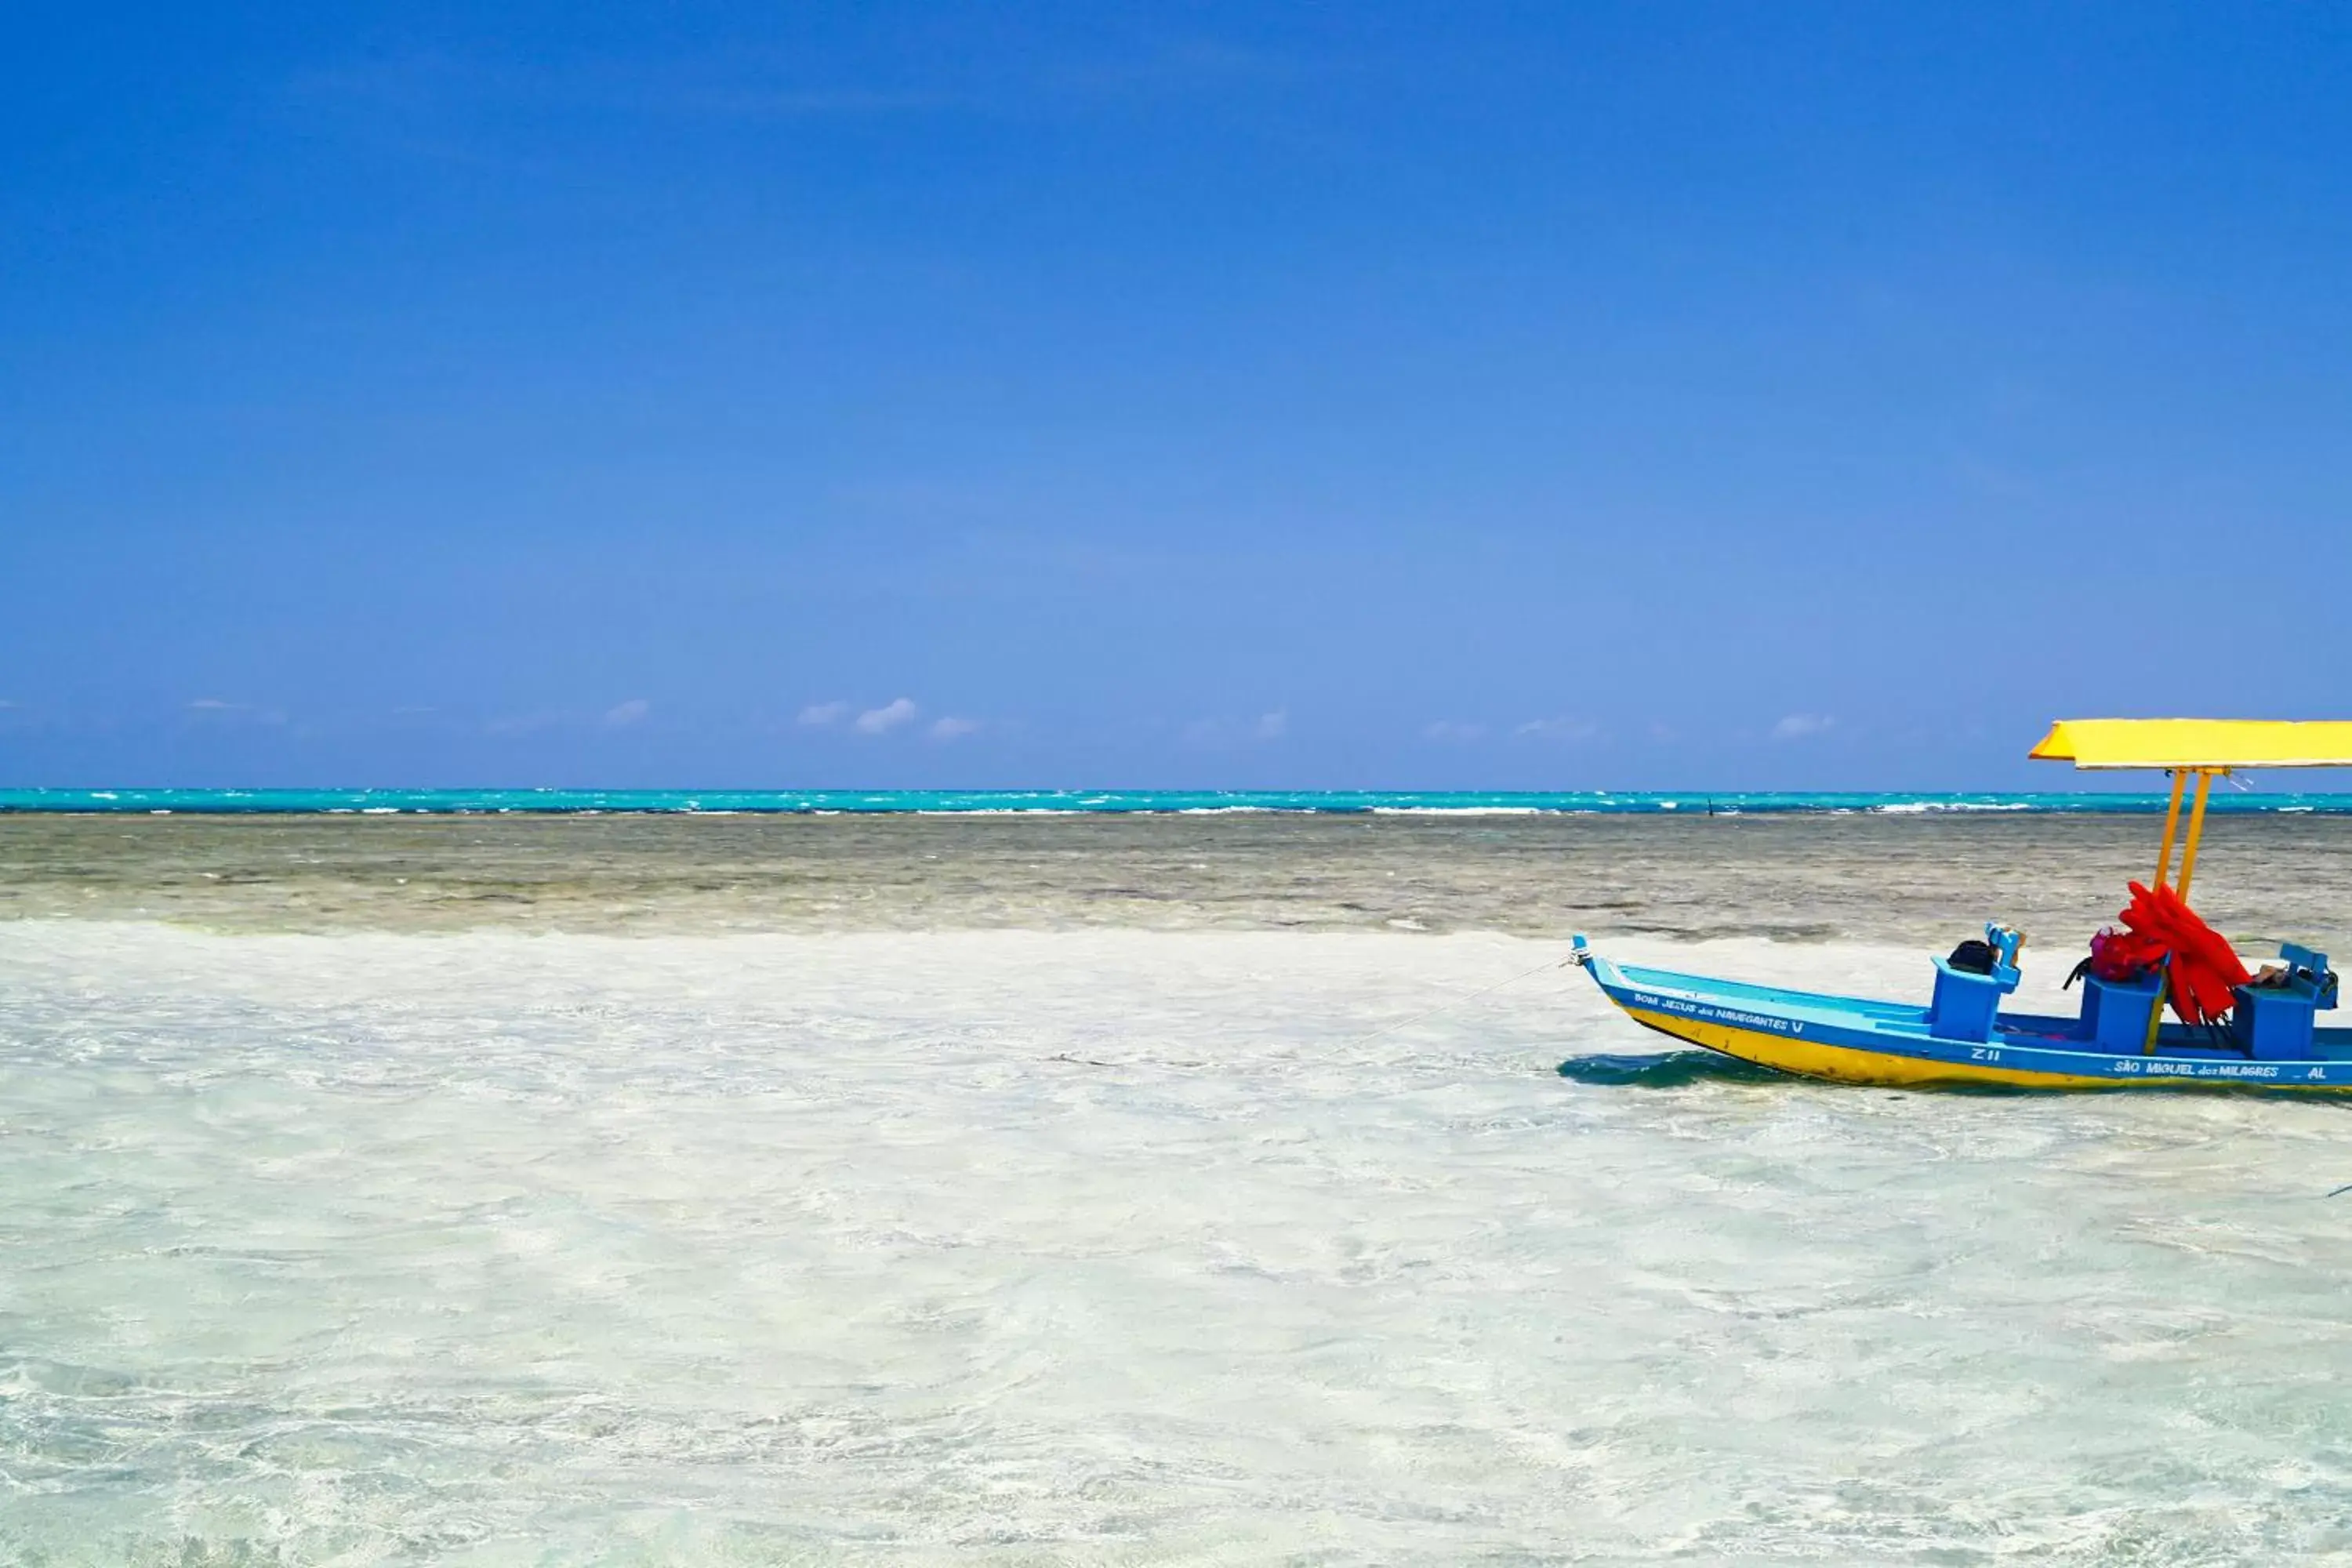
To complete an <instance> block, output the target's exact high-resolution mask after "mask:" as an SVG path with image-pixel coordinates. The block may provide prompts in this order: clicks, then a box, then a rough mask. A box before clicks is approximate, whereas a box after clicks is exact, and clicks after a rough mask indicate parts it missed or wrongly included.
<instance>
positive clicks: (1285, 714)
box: [1256, 708, 1290, 741]
mask: <svg viewBox="0 0 2352 1568" xmlns="http://www.w3.org/2000/svg"><path fill="white" fill-rule="evenodd" d="M1289 728H1290V710H1288V709H1286V708H1277V709H1276V710H1274V711H1273V712H1271V713H1261V714H1259V715H1258V716H1257V731H1256V733H1257V738H1258V739H1259V740H1261V741H1279V740H1281V739H1282V736H1283V731H1286V730H1288V729H1289Z"/></svg>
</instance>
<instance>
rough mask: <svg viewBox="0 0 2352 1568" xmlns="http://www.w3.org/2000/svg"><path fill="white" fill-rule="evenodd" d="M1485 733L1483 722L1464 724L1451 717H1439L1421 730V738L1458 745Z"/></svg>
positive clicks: (1476, 738)
mask: <svg viewBox="0 0 2352 1568" xmlns="http://www.w3.org/2000/svg"><path fill="white" fill-rule="evenodd" d="M1485 734H1486V725H1484V724H1465V723H1462V722H1459V721H1455V720H1453V719H1440V720H1439V721H1437V722H1436V723H1434V724H1431V725H1429V726H1427V727H1426V728H1424V729H1423V731H1422V732H1421V738H1422V739H1423V740H1424V741H1437V742H1444V743H1446V744H1450V745H1457V746H1458V745H1462V744H1465V743H1466V742H1471V741H1475V740H1478V739H1480V738H1481V737H1483V736H1484V735H1485Z"/></svg>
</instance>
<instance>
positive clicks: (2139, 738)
mask: <svg viewBox="0 0 2352 1568" xmlns="http://www.w3.org/2000/svg"><path fill="white" fill-rule="evenodd" d="M2032 755H2033V756H2035V757H2036V758H2039V759H2041V760H2042V761H2043V762H2054V763H2074V765H2075V766H2076V767H2078V768H2326V767H2352V722H2347V721H2342V720H2333V719H2331V720H2325V721H2315V722H2288V721H2279V720H2272V719H2068V720H2064V721H2061V722H2059V723H2056V724H2053V725H2052V726H2051V727H2050V733H2048V734H2047V735H2044V736H2043V737H2042V743H2041V744H2040V745H2038V746H2036V747H2034V748H2033V751H2032Z"/></svg>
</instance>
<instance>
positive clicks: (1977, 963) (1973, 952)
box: [1944, 937, 1996, 974]
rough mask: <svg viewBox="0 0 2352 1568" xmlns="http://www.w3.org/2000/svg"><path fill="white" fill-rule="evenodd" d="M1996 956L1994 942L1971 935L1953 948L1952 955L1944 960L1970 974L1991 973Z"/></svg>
mask: <svg viewBox="0 0 2352 1568" xmlns="http://www.w3.org/2000/svg"><path fill="white" fill-rule="evenodd" d="M1995 957H1996V955H1995V953H1994V952H1993V950H1992V943H1990V942H1979V941H1978V940H1977V939H1976V938H1974V937H1970V938H1969V940H1968V941H1966V942H1962V943H1960V945H1959V946H1958V947H1956V948H1954V949H1952V956H1951V957H1949V958H1948V959H1946V960H1944V962H1945V963H1948V964H1950V965H1951V966H1952V967H1953V968H1954V969H1958V970H1961V971H1963V972H1965V973H1969V974H1990V973H1992V966H1993V963H1994V961H1995Z"/></svg>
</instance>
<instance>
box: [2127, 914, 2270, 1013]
mask: <svg viewBox="0 0 2352 1568" xmlns="http://www.w3.org/2000/svg"><path fill="white" fill-rule="evenodd" d="M2131 895H2132V899H2131V902H2130V903H2129V904H2128V905H2127V906H2126V907H2125V909H2124V911H2123V913H2122V914H2121V915H2120V916H2118V917H2117V918H2118V919H2120V920H2121V921H2123V922H2124V925H2125V926H2126V928H2127V940H2129V941H2130V942H2132V944H2133V946H2134V947H2135V949H2136V950H2137V952H2140V953H2145V954H2147V955H2148V956H2149V957H2151V958H2161V957H2165V956H2169V957H2170V959H2171V963H2169V964H2168V965H2167V966H2166V989H2167V990H2168V992H2169V993H2170V994H2171V998H2172V1010H2173V1011H2174V1012H2175V1013H2178V1014H2179V1015H2180V1021H2181V1022H2182V1023H2184V1024H2210V1023H2212V1022H2213V1021H2214V1020H2215V1019H2217V1018H2219V1017H2221V1016H2222V1015H2223V1014H2225V1013H2227V1012H2228V1011H2229V1010H2230V1008H2231V1006H2232V1005H2234V1004H2235V1003H2236V1001H2237V998H2236V997H2235V996H2233V995H2232V994H2231V987H2232V986H2235V985H2243V984H2246V982H2247V981H2249V980H2252V978H2253V976H2252V975H2251V974H2249V973H2246V966H2245V965H2244V964H2242V963H2239V962H2238V955H2237V952H2235V951H2234V950H2233V949H2231V946H2230V944H2229V942H2228V941H2227V940H2225V939H2224V938H2223V937H2222V935H2221V932H2220V931H2215V930H2214V929H2213V928H2212V927H2211V926H2209V925H2207V924H2206V923H2205V922H2204V921H2201V920H2200V919H2199V918H2198V917H2197V911H2196V910H2192V909H2190V908H2189V906H2188V905H2187V904H2186V903H2183V902H2182V901H2181V899H2180V895H2179V894H2178V893H2176V892H2174V891H2173V890H2172V889H2170V888H2158V889H2155V890H2154V891H2150V890H2149V889H2147V888H2144V887H2142V886H2140V884H2138V883H2137V882H2134V883H2133V884H2132V885H2131Z"/></svg>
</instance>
